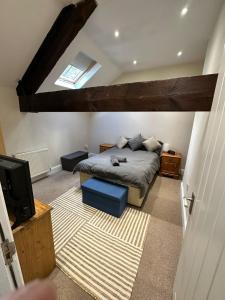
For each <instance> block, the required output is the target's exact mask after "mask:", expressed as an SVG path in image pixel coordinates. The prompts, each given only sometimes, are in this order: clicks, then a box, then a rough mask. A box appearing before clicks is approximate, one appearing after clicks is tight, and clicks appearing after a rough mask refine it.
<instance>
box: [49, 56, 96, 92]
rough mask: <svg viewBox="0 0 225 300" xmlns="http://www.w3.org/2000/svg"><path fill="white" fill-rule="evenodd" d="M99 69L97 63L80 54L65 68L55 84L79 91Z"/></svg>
mask: <svg viewBox="0 0 225 300" xmlns="http://www.w3.org/2000/svg"><path fill="white" fill-rule="evenodd" d="M100 68H101V65H100V64H99V63H97V62H96V61H94V60H93V59H91V58H90V57H88V56H87V55H85V54H84V53H81V52H80V53H79V54H78V55H77V57H76V58H75V60H74V62H72V63H71V64H69V65H68V66H67V67H66V69H65V70H64V71H63V73H62V74H61V75H60V76H59V78H58V79H57V80H56V82H55V84H56V85H58V86H62V87H65V88H68V89H80V88H82V87H83V86H84V85H85V84H86V83H87V82H88V81H89V80H90V79H91V78H92V77H93V76H94V75H95V74H96V73H97V72H98V70H99V69H100Z"/></svg>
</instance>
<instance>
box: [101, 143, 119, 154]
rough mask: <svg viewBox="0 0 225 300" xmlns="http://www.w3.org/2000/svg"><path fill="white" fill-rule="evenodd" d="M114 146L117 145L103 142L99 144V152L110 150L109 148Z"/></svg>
mask: <svg viewBox="0 0 225 300" xmlns="http://www.w3.org/2000/svg"><path fill="white" fill-rule="evenodd" d="M114 146H115V145H113V144H101V145H99V152H100V153H101V152H104V151H106V150H108V149H110V148H112V147H114Z"/></svg>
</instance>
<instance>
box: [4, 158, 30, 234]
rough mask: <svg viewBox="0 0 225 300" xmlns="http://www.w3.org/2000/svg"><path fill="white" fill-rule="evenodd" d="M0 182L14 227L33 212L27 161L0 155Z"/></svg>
mask: <svg viewBox="0 0 225 300" xmlns="http://www.w3.org/2000/svg"><path fill="white" fill-rule="evenodd" d="M0 182H1V186H2V190H3V194H4V198H5V202H6V207H7V209H8V211H10V212H11V213H12V214H13V216H14V218H15V222H14V224H13V226H12V229H14V228H16V227H17V226H18V225H19V224H20V223H22V222H24V221H26V220H27V219H29V218H31V217H32V216H33V215H34V214H35V205H34V196H33V189H32V183H31V177H30V168H29V163H28V162H27V161H24V160H21V159H17V158H13V157H8V156H5V155H0Z"/></svg>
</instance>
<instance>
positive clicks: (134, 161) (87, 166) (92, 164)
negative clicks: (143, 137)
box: [74, 147, 160, 196]
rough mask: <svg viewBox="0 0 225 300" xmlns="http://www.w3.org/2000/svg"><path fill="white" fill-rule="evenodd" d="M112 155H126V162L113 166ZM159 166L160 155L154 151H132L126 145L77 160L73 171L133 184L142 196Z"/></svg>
mask: <svg viewBox="0 0 225 300" xmlns="http://www.w3.org/2000/svg"><path fill="white" fill-rule="evenodd" d="M112 155H116V156H123V157H126V158H127V162H126V163H120V166H116V167H114V166H112V164H111V156H112ZM159 166H160V157H159V155H158V154H157V153H155V152H150V151H144V150H137V151H132V150H131V149H130V148H128V147H127V148H123V149H118V148H116V147H113V148H111V149H109V150H107V151H105V152H102V153H100V154H98V155H95V156H93V157H90V158H88V159H85V160H83V161H81V162H79V163H78V164H77V165H76V167H75V168H74V172H76V171H79V172H83V173H87V174H90V175H92V176H94V175H96V176H99V177H101V178H104V179H109V180H113V181H115V182H120V183H124V184H128V185H132V186H135V187H137V188H139V189H140V191H141V196H144V195H145V193H146V192H147V190H148V186H149V184H150V183H151V181H152V180H153V178H154V175H155V173H156V172H157V171H158V170H159Z"/></svg>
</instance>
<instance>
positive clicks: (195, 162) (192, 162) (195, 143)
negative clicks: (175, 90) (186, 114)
mask: <svg viewBox="0 0 225 300" xmlns="http://www.w3.org/2000/svg"><path fill="white" fill-rule="evenodd" d="M224 39H225V4H224V5H223V9H222V10H221V13H220V16H219V18H218V22H217V24H216V26H215V30H214V33H213V35H212V38H211V40H210V42H209V45H208V49H207V54H206V59H205V63H204V68H203V74H212V73H218V72H219V68H220V61H221V57H222V54H223V48H224ZM208 117H209V113H200V112H197V113H196V114H195V119H194V125H193V130H192V136H191V141H190V147H189V151H188V157H187V163H186V166H185V172H184V180H183V184H184V192H185V194H186V195H187V196H190V195H191V194H192V192H194V193H195V194H196V193H197V188H198V182H199V173H200V170H201V168H202V157H203V156H204V149H205V148H206V145H207V142H208V141H207V138H206V136H205V132H206V128H207V124H208Z"/></svg>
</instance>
